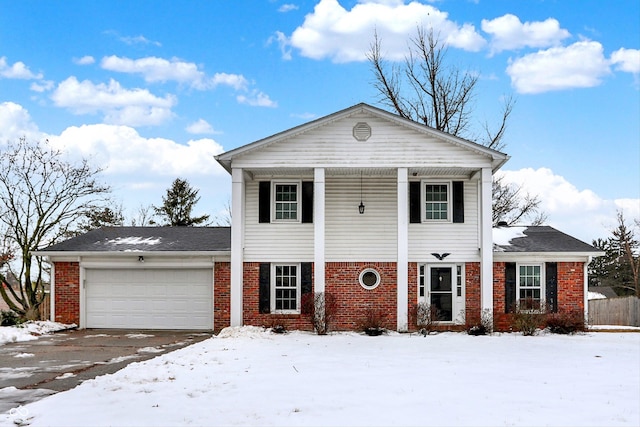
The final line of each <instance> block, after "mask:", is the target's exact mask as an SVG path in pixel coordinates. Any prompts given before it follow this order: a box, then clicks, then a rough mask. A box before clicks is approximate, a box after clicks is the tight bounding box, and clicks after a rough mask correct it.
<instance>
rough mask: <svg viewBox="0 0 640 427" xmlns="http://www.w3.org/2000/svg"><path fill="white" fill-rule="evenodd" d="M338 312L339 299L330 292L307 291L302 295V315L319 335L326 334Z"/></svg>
mask: <svg viewBox="0 0 640 427" xmlns="http://www.w3.org/2000/svg"><path fill="white" fill-rule="evenodd" d="M337 312H338V301H337V298H336V296H335V295H334V294H332V293H330V292H317V293H315V294H314V293H306V294H304V295H303V296H302V315H303V316H305V318H306V319H307V320H308V321H309V322H310V323H311V326H313V329H314V330H315V331H316V333H317V334H318V335H326V334H327V333H328V332H329V330H330V329H331V325H332V324H333V320H334V319H335V317H336V314H337Z"/></svg>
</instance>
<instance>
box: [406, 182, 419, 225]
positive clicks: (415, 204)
mask: <svg viewBox="0 0 640 427" xmlns="http://www.w3.org/2000/svg"><path fill="white" fill-rule="evenodd" d="M420 211H421V209H420V183H419V182H415V181H412V182H410V183H409V222H410V223H411V224H417V223H420V222H422V221H421V219H420Z"/></svg>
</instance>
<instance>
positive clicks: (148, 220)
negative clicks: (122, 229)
mask: <svg viewBox="0 0 640 427" xmlns="http://www.w3.org/2000/svg"><path fill="white" fill-rule="evenodd" d="M153 209H154V208H153V206H152V205H147V206H143V205H140V206H139V207H138V210H137V211H136V213H135V216H134V217H133V218H131V222H130V223H131V225H132V226H134V227H136V226H137V227H146V226H149V225H152V224H154V221H153V216H154V213H153Z"/></svg>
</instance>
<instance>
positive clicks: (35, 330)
mask: <svg viewBox="0 0 640 427" xmlns="http://www.w3.org/2000/svg"><path fill="white" fill-rule="evenodd" d="M75 326H76V325H75V324H71V325H65V324H63V323H57V322H51V321H49V320H42V321H36V322H26V323H23V324H21V325H18V326H0V345H2V344H6V343H12V342H22V341H32V340H36V339H38V337H39V336H41V335H46V334H50V333H52V332H56V331H62V330H65V329H69V328H73V327H75Z"/></svg>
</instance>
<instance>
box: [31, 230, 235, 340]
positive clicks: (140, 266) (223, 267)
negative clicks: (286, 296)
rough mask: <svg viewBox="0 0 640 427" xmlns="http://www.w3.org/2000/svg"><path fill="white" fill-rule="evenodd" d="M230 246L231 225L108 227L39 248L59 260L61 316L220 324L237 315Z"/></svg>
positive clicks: (90, 321) (103, 321)
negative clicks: (232, 304)
mask: <svg viewBox="0 0 640 427" xmlns="http://www.w3.org/2000/svg"><path fill="white" fill-rule="evenodd" d="M230 247H231V230H230V228H229V227H103V228H99V229H96V230H93V231H90V232H88V233H86V234H83V235H81V236H78V237H74V238H72V239H69V240H66V241H64V242H61V243H58V244H56V245H53V246H50V247H49V248H47V249H45V250H42V251H39V252H37V253H36V254H35V255H38V256H44V257H47V259H48V260H49V261H50V262H51V263H52V265H53V268H52V276H51V294H52V295H51V301H52V303H51V313H52V319H53V320H55V321H58V322H63V323H75V324H77V325H78V326H79V327H80V328H111V329H175V330H179V329H180V330H185V329H188V330H220V329H222V328H224V327H226V326H229V322H230V314H229V309H228V306H229V298H230V296H229V295H230V294H229V286H230V284H229V277H230V257H231V250H230ZM214 286H215V289H216V290H215V292H214Z"/></svg>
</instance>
